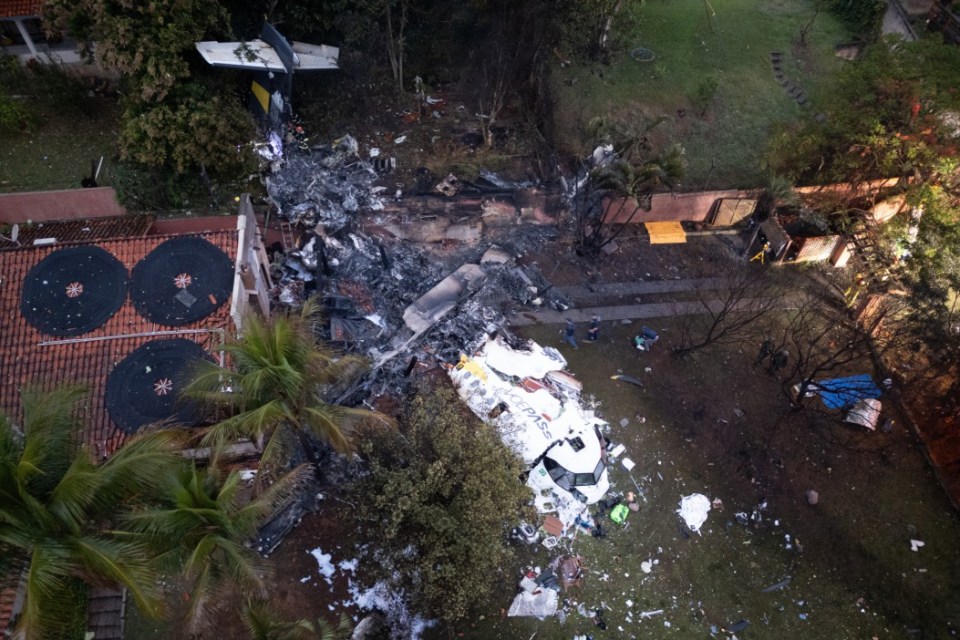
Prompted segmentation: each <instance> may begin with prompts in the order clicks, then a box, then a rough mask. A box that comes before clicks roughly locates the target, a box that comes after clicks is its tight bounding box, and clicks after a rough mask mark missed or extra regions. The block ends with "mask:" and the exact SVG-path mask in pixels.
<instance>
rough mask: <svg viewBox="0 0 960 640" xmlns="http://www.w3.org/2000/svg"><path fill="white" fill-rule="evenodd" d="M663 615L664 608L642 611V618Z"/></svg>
mask: <svg viewBox="0 0 960 640" xmlns="http://www.w3.org/2000/svg"><path fill="white" fill-rule="evenodd" d="M659 615H663V609H654V610H653V611H642V612H641V613H640V618H652V617H653V616H659Z"/></svg>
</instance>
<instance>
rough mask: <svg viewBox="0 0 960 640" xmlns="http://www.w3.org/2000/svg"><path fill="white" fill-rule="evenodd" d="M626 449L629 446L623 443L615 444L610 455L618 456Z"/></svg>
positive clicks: (612, 456)
mask: <svg viewBox="0 0 960 640" xmlns="http://www.w3.org/2000/svg"><path fill="white" fill-rule="evenodd" d="M626 450H627V448H626V447H625V446H623V444H622V443H621V444H618V445H617V446H615V447H614V448H613V449H611V450H610V452H609V455H610V457H611V458H617V457H619V456H620V454H622V453H623V452H624V451H626Z"/></svg>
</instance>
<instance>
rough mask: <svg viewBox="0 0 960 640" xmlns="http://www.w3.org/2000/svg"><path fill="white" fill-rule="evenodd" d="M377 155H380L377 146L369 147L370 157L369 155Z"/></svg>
mask: <svg viewBox="0 0 960 640" xmlns="http://www.w3.org/2000/svg"><path fill="white" fill-rule="evenodd" d="M379 155H380V149H378V148H377V147H374V148H372V149H370V157H371V158H376V157H377V156H379Z"/></svg>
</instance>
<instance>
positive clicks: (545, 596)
mask: <svg viewBox="0 0 960 640" xmlns="http://www.w3.org/2000/svg"><path fill="white" fill-rule="evenodd" d="M558 600H559V594H558V593H557V592H556V591H554V590H553V589H542V588H541V589H540V590H539V591H535V592H533V593H528V592H526V591H521V592H520V593H518V594H517V597H516V598H514V599H513V602H512V603H510V609H509V611H507V617H508V618H515V617H518V616H531V617H534V618H540V619H541V620H543V619H544V618H546V617H548V616H552V615H554V614H556V613H557V601H558Z"/></svg>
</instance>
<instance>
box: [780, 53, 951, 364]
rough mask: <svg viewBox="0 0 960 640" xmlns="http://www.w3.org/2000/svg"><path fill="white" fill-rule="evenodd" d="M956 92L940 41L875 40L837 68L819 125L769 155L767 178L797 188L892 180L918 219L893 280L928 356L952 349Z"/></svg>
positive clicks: (811, 124) (789, 135) (787, 136)
mask: <svg viewBox="0 0 960 640" xmlns="http://www.w3.org/2000/svg"><path fill="white" fill-rule="evenodd" d="M958 87H960V49H958V48H957V47H955V46H952V45H945V44H943V43H942V42H940V41H939V39H938V38H937V39H927V40H922V41H918V42H902V41H900V40H883V41H881V42H878V43H876V44H875V45H872V46H870V47H868V48H867V49H866V51H865V52H864V54H863V56H862V57H861V58H860V59H858V60H856V61H854V62H853V63H851V64H850V65H848V66H847V67H845V68H844V70H843V72H842V73H841V74H840V76H839V78H838V79H837V83H836V86H835V87H834V88H833V91H832V92H831V96H830V99H829V102H828V103H827V104H826V109H825V111H824V113H825V115H826V116H827V117H826V119H822V122H817V121H815V120H813V119H811V120H810V121H808V122H806V123H805V125H804V126H802V127H801V128H799V129H797V130H794V131H783V132H781V133H780V134H779V135H778V136H777V137H776V138H775V140H774V144H773V145H772V147H771V166H772V167H773V168H774V170H776V171H778V172H779V173H780V174H782V175H785V176H789V177H790V178H791V179H793V180H795V181H798V182H806V183H814V184H827V183H832V182H850V183H852V184H854V185H858V184H861V183H863V182H865V181H868V180H872V179H877V178H889V177H895V178H899V179H900V184H899V187H900V190H901V191H902V192H904V193H905V194H906V196H907V199H908V202H909V203H910V204H912V205H914V206H915V207H919V208H921V209H923V210H924V211H925V212H926V213H924V215H923V216H922V218H921V219H920V221H919V223H917V224H913V223H908V221H904V224H902V225H901V226H902V227H903V228H904V229H905V228H906V227H907V226H913V227H914V232H915V236H914V237H913V238H911V242H912V243H914V246H911V247H909V253H910V257H909V259H907V260H906V261H905V262H904V263H903V269H902V270H901V273H903V274H904V275H905V279H906V282H907V284H909V285H910V288H911V302H912V304H913V307H914V311H912V312H910V315H911V316H912V318H913V320H914V321H915V322H914V323H913V327H914V329H915V330H916V331H918V333H919V335H920V336H921V337H922V338H924V339H925V340H926V341H927V343H928V345H930V346H931V347H932V348H933V351H934V352H942V351H943V350H944V349H947V351H952V350H953V349H955V347H953V346H950V345H954V344H955V343H956V342H957V340H955V339H953V338H955V337H956V329H955V327H956V326H957V316H956V306H955V305H956V284H957V282H958V279H960V271H958V268H960V262H958V260H957V255H958V254H960V234H958V232H957V229H958V226H957V225H958V221H960V162H958V161H957V160H956V158H957V149H958V148H960V127H958V126H957V114H958V113H960V89H958ZM841 211H842V210H841ZM928 214H929V215H928Z"/></svg>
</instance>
